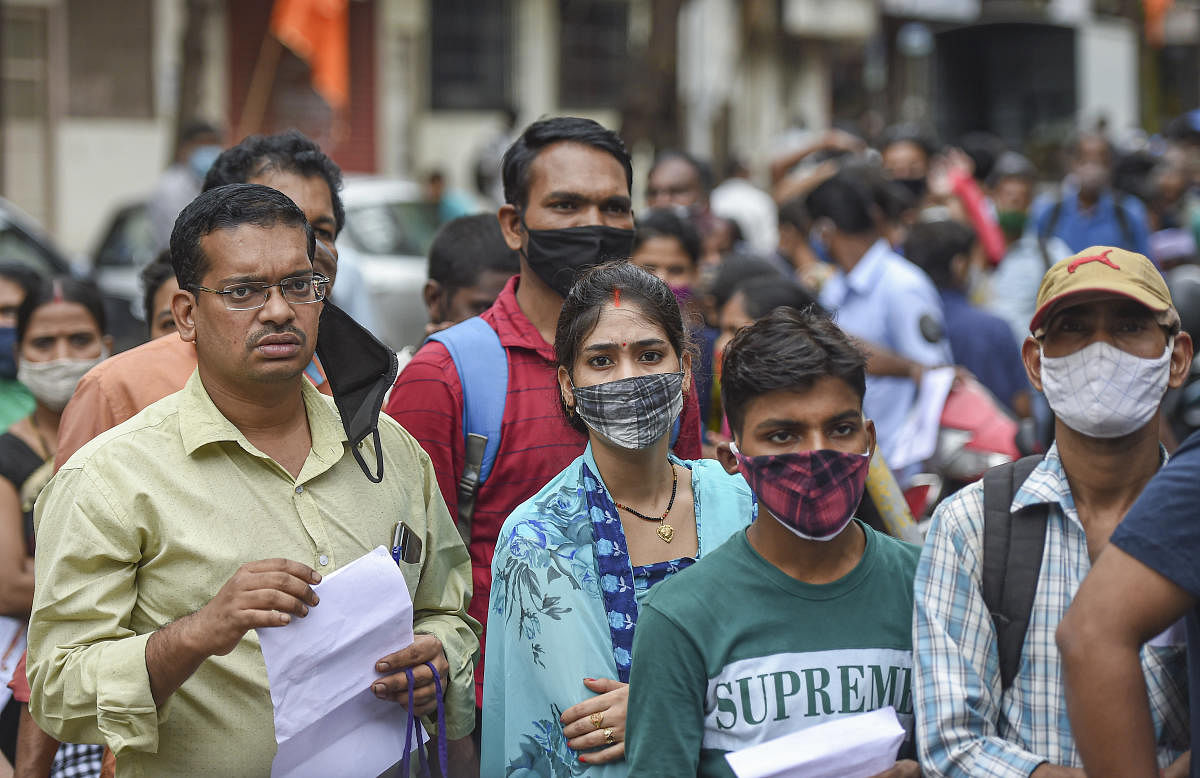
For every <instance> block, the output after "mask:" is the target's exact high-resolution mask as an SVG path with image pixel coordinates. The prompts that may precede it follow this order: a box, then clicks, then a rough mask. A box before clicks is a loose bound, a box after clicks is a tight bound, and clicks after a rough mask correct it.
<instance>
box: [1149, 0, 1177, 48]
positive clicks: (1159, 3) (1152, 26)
mask: <svg viewBox="0 0 1200 778" xmlns="http://www.w3.org/2000/svg"><path fill="white" fill-rule="evenodd" d="M1174 4H1175V0H1143V3H1142V5H1143V8H1144V10H1145V14H1146V41H1147V42H1149V43H1150V45H1151V46H1157V47H1161V46H1162V45H1163V42H1164V39H1165V38H1166V34H1167V12H1168V11H1170V10H1171V6H1172V5H1174Z"/></svg>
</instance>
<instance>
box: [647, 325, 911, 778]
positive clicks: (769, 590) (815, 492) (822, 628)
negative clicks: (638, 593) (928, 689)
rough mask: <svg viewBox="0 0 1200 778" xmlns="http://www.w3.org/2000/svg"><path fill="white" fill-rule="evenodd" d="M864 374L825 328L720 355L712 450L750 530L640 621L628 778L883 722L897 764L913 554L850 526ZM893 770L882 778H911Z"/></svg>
mask: <svg viewBox="0 0 1200 778" xmlns="http://www.w3.org/2000/svg"><path fill="white" fill-rule="evenodd" d="M865 384H866V379H865V360H864V357H863V355H862V353H861V352H859V350H858V349H857V348H855V347H854V345H852V344H851V343H850V340H849V339H848V338H847V336H846V335H845V334H844V333H843V332H842V331H841V330H840V329H838V327H837V325H836V324H834V323H833V322H832V321H831V320H830V319H828V318H827V317H825V316H824V315H822V314H820V313H796V312H794V311H788V310H784V309H779V310H776V311H775V312H774V313H772V314H770V315H768V316H766V317H765V318H763V319H761V320H759V321H758V322H756V323H755V324H753V325H751V326H749V327H747V328H746V329H743V330H742V331H741V332H739V333H738V335H737V336H736V337H735V338H734V339H733V342H732V343H730V345H729V348H728V350H727V351H726V353H725V360H724V365H723V368H722V377H721V396H722V398H723V401H724V404H725V412H726V415H727V416H728V418H729V424H730V427H731V429H732V431H733V437H734V440H735V441H736V446H735V447H733V448H732V450H731V451H723V452H722V462H723V463H724V464H725V467H726V469H727V470H728V471H729V472H730V473H736V472H739V471H740V472H741V473H742V474H743V475H744V476H745V477H746V480H747V481H748V482H749V484H750V487H751V489H752V490H753V491H754V493H755V496H756V498H757V505H758V510H759V514H760V516H759V518H758V520H756V521H755V522H754V523H753V524H751V525H750V527H749V529H747V530H746V531H745V532H744V533H738V534H736V535H734V536H733V537H732V538H730V539H729V540H728V541H726V542H725V544H724V545H723V546H721V547H720V548H718V549H717V550H716V551H714V552H713V553H711V554H710V555H708V556H707V557H705V558H704V559H702V560H701V561H699V562H697V563H696V564H695V565H693V566H692V567H691V568H689V569H688V570H684V571H683V572H681V573H679V574H678V575H676V576H675V578H674V579H672V580H670V581H666V582H664V583H662V584H660V585H659V586H657V587H655V588H654V589H653V590H652V591H651V592H650V594H649V595H648V597H647V599H646V600H645V601H644V603H643V604H642V606H641V613H640V615H639V619H638V627H637V634H636V637H635V639H634V650H633V658H634V661H633V670H632V674H631V676H630V679H629V712H628V720H627V722H626V733H625V737H626V747H627V749H626V750H627V758H628V760H629V765H630V771H629V774H630V776H631V777H632V776H654V778H661V777H662V776H695V775H700V776H732V775H733V773H732V771H731V770H730V768H729V764H728V763H727V762H726V760H725V757H724V755H725V753H727V752H729V751H735V750H738V749H741V748H745V747H748V746H752V745H755V744H756V743H761V742H763V741H766V740H771V739H773V738H777V737H780V736H783V735H786V734H788V733H791V732H795V731H797V730H800V729H804V728H806V727H810V726H812V725H814V724H818V723H821V722H824V721H829V720H831V719H834V718H836V717H839V716H847V715H851V714H855V713H863V712H866V711H871V710H875V709H877V708H882V707H886V706H888V705H891V706H893V707H894V708H895V709H896V713H897V714H898V716H899V718H900V722H901V723H902V724H903V725H904V727H905V729H906V730H907V731H908V737H907V738H906V740H905V743H904V745H903V746H902V747H901V756H906V755H909V754H912V752H913V745H912V726H913V708H912V685H911V679H912V605H913V595H912V591H913V589H912V582H913V575H914V573H915V571H916V567H917V559H918V557H919V555H920V549H919V548H917V547H916V546H912V545H910V544H907V543H902V542H900V541H898V540H894V539H892V538H890V537H888V536H886V535H883V534H881V533H878V532H876V531H875V530H873V529H871V528H870V527H868V526H867V525H865V524H863V523H861V522H859V521H856V520H853V513H854V511H855V509H856V508H857V507H858V502H859V500H860V499H861V497H862V493H863V488H864V485H865V482H866V475H867V465H868V464H869V461H870V456H871V454H872V452H873V451H874V449H875V426H874V424H873V423H872V422H871V421H870V420H868V419H866V418H864V417H863V412H862V400H863V393H864V392H865ZM919 775H920V770H919V769H918V767H917V763H916V762H914V761H911V760H909V759H905V760H903V761H900V762H897V763H896V764H895V766H894V767H892V768H890V769H889V770H887V771H885V772H884V773H882V774H881V778H882V776H886V777H887V778H907V777H909V776H919Z"/></svg>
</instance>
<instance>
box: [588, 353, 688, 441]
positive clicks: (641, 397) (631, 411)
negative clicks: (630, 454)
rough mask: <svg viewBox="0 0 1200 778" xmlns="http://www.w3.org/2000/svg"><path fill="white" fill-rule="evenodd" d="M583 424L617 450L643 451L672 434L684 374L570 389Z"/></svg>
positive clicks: (681, 408) (679, 406)
mask: <svg viewBox="0 0 1200 778" xmlns="http://www.w3.org/2000/svg"><path fill="white" fill-rule="evenodd" d="M571 392H572V394H573V395H574V397H575V412H576V413H578V414H579V418H580V419H583V423H584V424H586V425H587V426H588V427H590V428H591V429H592V430H594V431H595V432H596V433H597V434H599V435H601V436H603V437H604V438H605V439H606V440H608V441H610V442H612V443H613V444H614V445H616V446H620V447H621V448H625V449H632V450H642V449H647V448H650V447H651V446H653V445H654V444H655V443H657V442H658V441H660V440H662V438H663V436H664V435H666V434H667V433H668V432H670V431H671V425H672V424H674V423H675V419H676V418H677V417H678V416H679V413H680V411H682V410H683V371H682V370H680V371H679V372H677V373H650V374H648V375H639V376H632V377H631V378H622V379H619V380H617V381H609V382H608V383H604V384H594V385H592V386H572V387H571Z"/></svg>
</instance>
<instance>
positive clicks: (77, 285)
mask: <svg viewBox="0 0 1200 778" xmlns="http://www.w3.org/2000/svg"><path fill="white" fill-rule="evenodd" d="M57 302H66V303H78V304H79V305H82V306H83V307H84V308H86V309H87V312H88V313H89V314H91V317H92V320H93V321H95V322H96V329H98V330H100V334H101V335H105V334H107V332H108V318H107V316H105V313H104V296H103V295H102V294H101V293H100V288H99V287H98V286H96V285H95V284H93V283H92V282H91V281H84V280H82V279H79V278H74V277H72V276H56V277H54V278H47V279H43V280H40V281H39V282H38V283H37V285H36V286H34V288H33V289H32V290H30V292H29V294H27V295H25V299H24V300H22V301H21V305H20V307H19V308H17V343H20V342H21V341H23V340H25V333H26V332H27V331H28V330H29V322H30V321H31V320H32V319H33V314H34V313H36V312H37V309H38V308H41V307H42V306H43V305H47V304H48V303H57Z"/></svg>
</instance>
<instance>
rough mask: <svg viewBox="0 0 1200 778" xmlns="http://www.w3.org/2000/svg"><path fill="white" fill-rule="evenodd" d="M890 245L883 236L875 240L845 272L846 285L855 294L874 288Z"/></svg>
mask: <svg viewBox="0 0 1200 778" xmlns="http://www.w3.org/2000/svg"><path fill="white" fill-rule="evenodd" d="M891 253H892V247H891V246H889V245H888V242H887V241H886V240H884V239H883V238H880V239H879V240H877V241H875V243H874V244H872V245H871V248H869V249H867V253H866V254H863V255H862V259H860V260H858V264H857V265H855V266H854V269H852V270H851V271H850V272H849V273H847V274H846V286H847V287H849V288H850V289H851V290H852V291H853V292H855V293H856V294H867V293H868V292H870V291H871V290H872V289H874V288H875V285H876V283H877V282H878V280H879V276H880V275H881V274H882V273H883V270H884V262H885V260H886V259H887V256H888V254H891Z"/></svg>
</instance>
